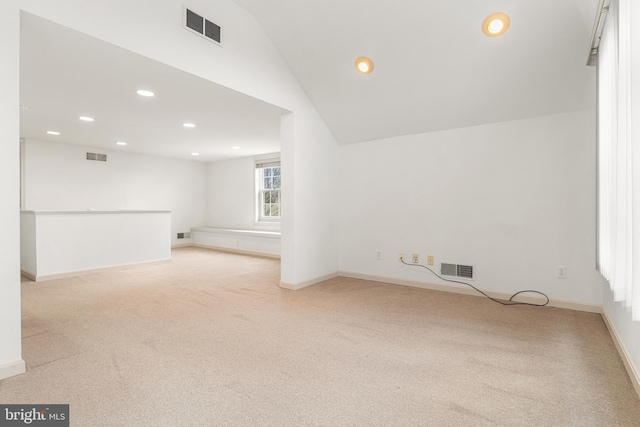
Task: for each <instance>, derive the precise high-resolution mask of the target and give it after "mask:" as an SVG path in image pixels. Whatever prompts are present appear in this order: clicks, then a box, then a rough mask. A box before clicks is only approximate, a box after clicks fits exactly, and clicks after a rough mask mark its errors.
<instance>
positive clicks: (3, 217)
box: [0, 0, 24, 379]
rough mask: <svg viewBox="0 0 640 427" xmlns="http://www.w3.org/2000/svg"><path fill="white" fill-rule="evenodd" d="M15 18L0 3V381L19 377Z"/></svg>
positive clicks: (10, 2)
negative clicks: (0, 60) (8, 377)
mask: <svg viewBox="0 0 640 427" xmlns="http://www.w3.org/2000/svg"><path fill="white" fill-rule="evenodd" d="M19 22H20V21H19V14H18V2H17V1H16V0H3V1H2V2H0V40H7V41H8V42H4V43H2V42H0V57H1V58H2V66H1V67H0V223H2V226H3V228H4V232H3V233H2V239H0V259H2V262H0V343H1V344H0V379H2V378H4V377H7V376H11V375H15V374H18V373H21V372H24V362H23V361H22V358H21V357H22V355H21V354H22V350H21V342H20V338H21V336H20V250H19V247H20V217H19V209H20V208H19V188H20V173H19V164H20V162H19V144H18V141H19V123H18V121H19V115H18V111H19V110H18V108H17V106H18V104H19V102H20V101H19V93H18V90H19V87H20V85H19V84H18V79H19V61H18V59H19V46H18V43H17V40H18V39H19V35H20V32H19V28H20V27H19Z"/></svg>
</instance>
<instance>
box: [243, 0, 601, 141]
mask: <svg viewBox="0 0 640 427" xmlns="http://www.w3.org/2000/svg"><path fill="white" fill-rule="evenodd" d="M235 2H236V3H237V4H239V5H241V6H242V7H243V8H245V9H246V10H247V11H248V12H249V13H251V14H252V15H253V16H254V17H255V18H256V19H257V20H258V21H259V22H260V23H261V24H262V26H263V28H264V30H265V31H266V33H267V34H268V35H269V37H270V38H271V40H272V42H273V43H274V44H275V45H276V47H277V48H278V49H279V50H280V52H281V54H282V56H283V57H284V59H285V61H286V62H287V64H288V65H289V67H290V68H291V70H292V71H293V73H294V75H295V76H296V77H297V79H298V80H299V82H300V84H301V85H302V87H303V89H304V90H305V91H306V93H307V95H308V96H309V97H310V99H311V101H312V102H313V104H314V105H315V107H316V109H317V110H318V112H319V113H320V115H321V116H322V118H323V119H324V121H325V122H326V124H327V125H328V127H329V128H330V130H331V131H332V132H333V134H334V136H335V138H336V139H337V140H338V142H339V143H341V144H347V143H355V142H362V141H368V140H375V139H380V138H386V137H392V136H398V135H405V134H415V133H422V132H429V131H435V130H441V129H450V128H460V127H466V126H472V125H478V124H484V123H492V122H500V121H508V120H514V119H521V118H527V117H534V116H541V115H548V114H556V113H563V112H569V111H575V110H580V109H586V108H591V107H593V106H594V102H595V69H594V68H593V67H587V66H586V65H585V64H586V60H587V53H588V48H589V42H590V36H591V31H592V26H593V22H594V17H595V12H596V7H597V3H598V0H446V1H442V0H439V1H436V0H394V1H382V0H322V1H319V0H268V1H266V0H235ZM497 11H500V12H505V13H507V14H508V15H509V16H510V18H511V26H510V28H509V30H508V31H507V32H506V34H504V35H503V36H502V37H497V38H490V37H487V36H485V35H484V34H483V33H482V31H481V25H482V22H483V20H484V19H485V17H487V16H488V15H489V14H491V13H493V12H497ZM363 55H364V56H368V57H370V58H371V59H372V60H373V61H374V63H375V69H374V71H373V73H371V74H370V75H367V76H363V75H359V74H358V73H356V71H355V68H354V61H355V59H356V58H357V57H359V56H363Z"/></svg>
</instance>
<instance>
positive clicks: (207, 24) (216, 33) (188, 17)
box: [182, 7, 222, 45]
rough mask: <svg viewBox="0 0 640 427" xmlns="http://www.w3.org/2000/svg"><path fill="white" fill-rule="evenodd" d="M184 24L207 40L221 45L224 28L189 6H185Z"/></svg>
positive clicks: (183, 13)
mask: <svg viewBox="0 0 640 427" xmlns="http://www.w3.org/2000/svg"><path fill="white" fill-rule="evenodd" d="M182 26H183V27H184V28H186V29H187V30H189V31H191V32H193V33H196V34H198V35H199V36H202V37H204V38H206V39H207V40H210V41H212V42H215V43H216V44H218V45H221V40H222V28H221V27H220V26H219V25H217V24H214V23H213V22H211V21H209V20H208V19H206V18H204V17H203V16H202V15H199V14H197V13H195V12H194V11H193V10H191V9H189V8H187V7H184V8H183V12H182Z"/></svg>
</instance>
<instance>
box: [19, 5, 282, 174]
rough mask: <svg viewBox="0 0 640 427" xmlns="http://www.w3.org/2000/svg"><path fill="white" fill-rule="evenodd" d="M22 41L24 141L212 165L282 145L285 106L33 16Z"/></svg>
mask: <svg viewBox="0 0 640 427" xmlns="http://www.w3.org/2000/svg"><path fill="white" fill-rule="evenodd" d="M20 37H21V40H20V41H21V42H20V103H21V104H22V105H23V106H25V108H27V107H28V109H23V110H21V112H20V135H21V137H22V138H26V139H35V140H42V141H56V142H64V143H68V144H79V145H86V146H93V147H98V148H103V149H104V148H107V149H113V150H121V151H128V152H137V153H147V154H154V155H159V156H165V157H172V158H178V159H189V160H197V161H204V162H206V161H216V160H224V159H230V158H236V157H245V156H252V155H258V154H264V153H273V152H277V151H280V116H281V115H282V114H285V113H287V112H286V111H285V110H283V109H281V108H279V107H276V106H273V105H270V104H267V103H265V102H262V101H260V100H257V99H255V98H252V97H250V96H247V95H243V94H241V93H238V92H235V91H233V90H230V89H228V88H225V87H222V86H220V85H217V84H215V83H212V82H210V81H207V80H204V79H202V78H199V77H196V76H193V75H190V74H188V73H185V72H183V71H180V70H177V69H175V68H172V67H170V66H168V65H165V64H161V63H159V62H157V61H154V60H151V59H149V58H146V57H143V56H141V55H138V54H135V53H133V52H130V51H128V50H125V49H122V48H120V47H117V46H114V45H111V44H109V43H106V42H104V41H101V40H98V39H96V38H93V37H90V36H88V35H86V34H82V33H79V32H77V31H74V30H72V29H69V28H66V27H64V26H62V25H59V24H56V23H53V22H51V21H48V20H45V19H43V18H40V17H37V16H35V15H31V14H29V13H26V12H22V14H21V36H20ZM137 89H151V90H153V91H154V92H155V93H156V96H155V97H154V98H142V97H140V96H138V95H136V93H135V91H136V90H137ZM79 116H91V117H93V118H95V122H93V123H86V122H82V121H80V120H78V117H79ZM184 122H192V123H195V124H196V127H195V128H193V129H187V128H184V127H183V126H182V123H184ZM47 130H55V131H59V132H60V133H61V135H60V136H51V135H47V134H46V131H47ZM116 141H125V142H127V143H128V145H127V146H126V147H119V146H117V145H115V142H116ZM233 146H238V147H240V148H239V149H234V148H233ZM192 152H197V153H199V154H200V155H199V156H198V157H194V156H192V155H191V153H192Z"/></svg>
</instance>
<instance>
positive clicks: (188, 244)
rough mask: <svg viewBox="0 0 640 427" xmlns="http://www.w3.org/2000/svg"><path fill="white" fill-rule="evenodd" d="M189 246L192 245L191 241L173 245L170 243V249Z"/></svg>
mask: <svg viewBox="0 0 640 427" xmlns="http://www.w3.org/2000/svg"><path fill="white" fill-rule="evenodd" d="M191 246H193V243H176V244H175V245H171V249H176V248H188V247H191Z"/></svg>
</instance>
